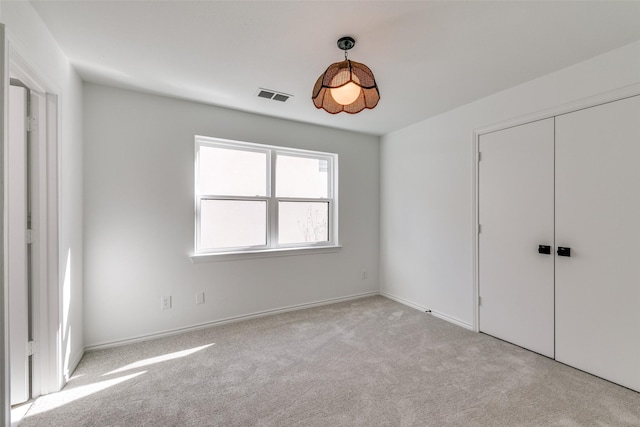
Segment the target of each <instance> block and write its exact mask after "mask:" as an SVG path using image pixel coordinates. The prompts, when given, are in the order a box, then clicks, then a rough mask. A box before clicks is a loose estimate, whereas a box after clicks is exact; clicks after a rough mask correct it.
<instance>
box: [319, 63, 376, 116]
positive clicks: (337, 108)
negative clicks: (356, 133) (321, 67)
mask: <svg viewBox="0 0 640 427" xmlns="http://www.w3.org/2000/svg"><path fill="white" fill-rule="evenodd" d="M311 98H312V99H313V104H314V105H315V106H316V108H322V109H324V110H325V111H327V112H328V113H331V114H337V113H340V112H343V111H344V112H346V113H350V114H355V113H359V112H360V111H362V110H364V109H365V108H369V109H371V108H374V107H375V106H376V105H378V101H379V100H380V93H379V91H378V86H377V85H376V80H375V78H374V77H373V73H372V72H371V70H370V69H369V67H367V66H366V65H364V64H361V63H359V62H355V61H351V60H346V61H342V62H336V63H334V64H331V65H329V67H328V68H327V70H326V71H325V72H324V73H323V74H322V75H321V76H320V77H319V78H318V81H316V84H315V86H314V88H313V94H312V97H311Z"/></svg>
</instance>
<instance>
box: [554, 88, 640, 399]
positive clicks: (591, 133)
mask: <svg viewBox="0 0 640 427" xmlns="http://www.w3.org/2000/svg"><path fill="white" fill-rule="evenodd" d="M556 208H557V213H556V226H557V228H556V230H557V231H556V242H557V244H558V246H562V247H570V248H571V252H570V255H571V256H570V257H560V256H556V359H557V360H558V361H560V362H563V363H566V364H568V365H571V366H574V367H576V368H578V369H582V370H585V371H587V372H590V373H592V374H595V375H597V376H600V377H603V378H606V379H609V380H611V381H613V382H616V383H618V384H621V385H624V386H626V387H629V388H632V389H635V390H638V391H640V96H636V97H633V98H628V99H624V100H621V101H617V102H612V103H609V104H604V105H600V106H597V107H593V108H588V109H585V110H581V111H577V112H574V113H570V114H566V115H563V116H558V117H557V118H556Z"/></svg>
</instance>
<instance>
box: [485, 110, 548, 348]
mask: <svg viewBox="0 0 640 427" xmlns="http://www.w3.org/2000/svg"><path fill="white" fill-rule="evenodd" d="M479 149H480V152H481V156H482V157H481V161H480V163H479V166H478V167H479V177H478V185H479V192H478V209H479V211H478V213H479V222H480V225H481V233H480V235H479V260H478V261H479V291H480V297H481V304H480V307H479V309H480V316H479V317H480V331H481V332H484V333H487V334H489V335H493V336H495V337H498V338H501V339H503V340H506V341H509V342H512V343H514V344H517V345H519V346H522V347H525V348H527V349H530V350H533V351H535V352H538V353H540V354H544V355H546V356H549V357H553V355H554V353H553V352H554V346H553V262H554V256H553V254H550V255H546V254H540V253H538V245H549V246H551V250H553V185H554V182H553V181H554V177H553V118H551V119H546V120H541V121H537V122H533V123H528V124H525V125H521V126H516V127H513V128H509V129H505V130H501V131H498V132H493V133H490V134H486V135H482V136H481V137H480V140H479Z"/></svg>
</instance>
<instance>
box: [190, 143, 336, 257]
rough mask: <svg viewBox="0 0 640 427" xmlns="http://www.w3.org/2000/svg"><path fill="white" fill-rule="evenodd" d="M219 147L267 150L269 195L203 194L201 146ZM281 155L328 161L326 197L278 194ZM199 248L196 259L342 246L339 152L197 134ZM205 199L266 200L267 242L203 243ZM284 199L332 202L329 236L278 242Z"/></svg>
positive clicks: (196, 172)
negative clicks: (215, 246) (221, 245)
mask: <svg viewBox="0 0 640 427" xmlns="http://www.w3.org/2000/svg"><path fill="white" fill-rule="evenodd" d="M203 146H204V147H217V148H224V149H232V150H240V151H253V152H259V153H265V154H266V156H265V157H266V162H267V164H266V175H267V177H266V178H267V185H266V187H267V188H266V195H265V196H226V195H216V194H202V193H201V192H200V185H199V182H198V177H199V176H200V147H203ZM278 155H284V156H292V157H304V158H313V159H320V160H326V161H327V177H328V179H327V186H328V188H327V197H326V198H301V197H277V196H276V194H277V187H276V185H277V184H276V171H277V169H276V162H277V158H278ZM194 189H195V227H194V229H195V230H194V231H195V236H194V243H195V250H194V253H193V254H192V256H191V258H192V261H194V262H196V261H197V260H198V259H199V258H202V257H208V256H219V255H229V254H233V255H242V254H271V255H283V254H286V253H291V254H301V253H307V252H308V250H311V251H313V252H316V250H326V249H331V248H339V247H340V246H339V244H338V203H337V200H338V155H337V154H335V153H325V152H320V151H311V150H302V149H295V148H288V147H280V146H275V145H263V144H256V143H251V142H243V141H233V140H228V139H220V138H213V137H207V136H202V135H196V136H195V179H194ZM203 200H246V201H264V202H266V223H267V230H266V236H265V242H266V244H265V245H259V246H244V247H228V248H220V249H206V248H202V247H201V244H200V226H201V221H200V209H201V208H200V207H201V203H202V201H203ZM280 202H324V203H327V204H328V240H327V241H322V242H310V243H307V242H302V243H291V244H279V243H278V231H279V230H278V207H279V204H280Z"/></svg>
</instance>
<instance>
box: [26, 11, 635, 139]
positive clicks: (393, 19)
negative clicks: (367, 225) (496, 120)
mask: <svg viewBox="0 0 640 427" xmlns="http://www.w3.org/2000/svg"><path fill="white" fill-rule="evenodd" d="M32 4H33V5H34V7H35V9H36V11H37V12H38V13H39V14H40V16H41V17H42V19H43V21H44V22H45V24H46V25H47V26H48V27H49V29H50V31H51V33H52V34H53V36H54V37H55V38H56V40H57V41H58V43H59V45H60V46H61V48H62V50H63V51H64V52H65V54H66V55H67V56H68V57H69V59H70V61H71V63H72V64H73V65H74V66H75V67H76V69H77V70H78V72H79V73H80V76H81V77H82V79H83V80H85V81H88V82H94V83H99V84H106V85H111V86H116V87H122V88H128V89H135V90H139V91H144V92H150V93H156V94H162V95H166V96H170V97H175V98H181V99H186V100H191V101H196V102H203V103H207V104H212V105H218V106H222V107H227V108H233V109H238V110H242V111H249V112H253V113H259V114H265V115H269V116H274V117H281V118H286V119H291V120H297V121H302V122H307V123H314V124H319V125H324V126H331V127H336V128H341V129H348V130H353V131H357V132H364V133H368V134H375V135H383V134H386V133H389V132H392V131H394V130H397V129H400V128H402V127H405V126H407V125H410V124H413V123H416V122H418V121H421V120H423V119H426V118H428V117H431V116H434V115H437V114H439V113H442V112H445V111H448V110H451V109H453V108H456V107H458V106H461V105H464V104H466V103H469V102H471V101H474V100H476V99H479V98H482V97H484V96H487V95H490V94H492V93H495V92H498V91H500V90H504V89H507V88H509V87H513V86H515V85H518V84H520V83H523V82H526V81H528V80H531V79H533V78H536V77H539V76H542V75H545V74H548V73H550V72H552V71H555V70H558V69H561V68H564V67H567V66H569V65H572V64H574V63H577V62H580V61H583V60H585V59H588V58H591V57H593V56H596V55H598V54H600V53H603V52H606V51H608V50H611V49H614V48H616V47H619V46H623V45H625V44H628V43H631V42H633V41H636V40H640V2H637V1H627V2H624V1H623V2H614V1H559V2H552V1H533V2H526V1H496V2H490V1H466V2H458V1H343V2H337V1H281V2H270V1H253V2H248V1H55V0H53V1H52V0H47V1H32ZM343 35H351V36H353V37H354V38H355V39H356V46H355V47H354V48H353V49H352V50H351V51H350V52H349V58H350V59H353V60H355V61H358V62H363V63H365V64H366V65H368V66H369V67H370V68H371V69H372V71H373V72H374V74H375V77H376V81H377V83H378V86H379V88H380V94H381V100H380V103H379V104H378V106H377V107H376V108H375V109H373V110H365V111H363V112H361V113H359V114H355V115H349V114H346V113H341V114H337V115H331V114H328V113H326V112H324V111H323V110H317V109H316V108H315V107H314V106H313V103H312V101H311V90H312V88H313V85H314V83H315V81H316V79H317V78H318V76H319V75H320V74H321V73H322V72H323V71H324V70H325V69H326V67H327V66H328V65H329V64H331V63H332V62H337V61H340V60H342V59H343V57H344V54H343V52H342V51H341V50H339V49H338V48H337V46H336V41H337V39H338V38H339V37H341V36H343ZM258 88H267V89H272V90H275V91H280V92H284V93H287V94H291V95H293V97H292V98H290V99H289V100H288V101H286V102H277V101H272V100H268V99H264V98H258V97H257V96H256V94H257V92H258Z"/></svg>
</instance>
